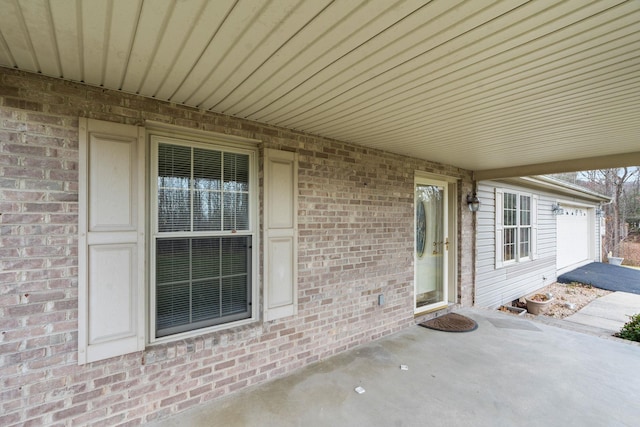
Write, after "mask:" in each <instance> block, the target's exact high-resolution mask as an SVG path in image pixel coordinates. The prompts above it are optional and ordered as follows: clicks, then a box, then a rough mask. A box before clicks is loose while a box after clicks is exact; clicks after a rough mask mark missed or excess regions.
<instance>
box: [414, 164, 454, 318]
mask: <svg viewBox="0 0 640 427" xmlns="http://www.w3.org/2000/svg"><path fill="white" fill-rule="evenodd" d="M416 185H438V186H442V187H444V188H445V189H446V192H445V194H446V197H445V203H444V208H445V215H444V221H445V224H444V226H445V236H444V237H445V239H446V238H448V239H449V249H448V250H447V251H446V253H445V265H444V269H443V276H444V278H443V281H444V283H443V287H444V288H445V289H444V291H445V292H446V295H447V296H446V299H445V300H444V301H441V302H438V303H434V304H429V305H426V306H423V307H419V308H417V307H416V298H417V292H416V288H417V283H418V281H417V274H418V269H417V247H416V226H417V224H416V207H417V205H416V203H417V199H416ZM457 191H458V179H457V178H454V177H450V176H444V175H437V174H431V173H427V172H420V171H416V172H415V175H414V182H413V201H414V202H413V311H414V315H416V316H419V315H422V314H426V313H429V312H432V311H437V310H442V309H443V308H446V307H448V306H449V305H450V304H455V303H456V302H457V300H458V288H457V286H456V283H457V277H458V268H457V259H458V256H457V254H458V221H457V218H458V215H457V212H458V203H457Z"/></svg>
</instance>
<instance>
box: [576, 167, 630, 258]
mask: <svg viewBox="0 0 640 427" xmlns="http://www.w3.org/2000/svg"><path fill="white" fill-rule="evenodd" d="M582 175H583V176H584V178H585V181H586V182H585V185H586V186H587V188H589V189H591V190H593V191H596V192H598V193H600V194H604V195H606V196H609V197H611V203H609V204H608V205H605V207H604V208H605V209H604V213H605V220H606V221H605V223H606V232H605V238H604V241H603V246H604V247H603V249H604V252H605V253H609V252H611V253H612V254H613V256H619V253H620V242H622V240H623V239H624V238H625V237H627V228H626V225H625V224H626V222H625V218H626V217H627V215H629V214H630V212H629V210H628V209H626V208H625V207H626V205H628V200H627V199H628V197H627V188H629V189H631V188H634V187H635V188H637V181H638V177H639V176H640V175H639V172H638V168H626V167H625V168H617V169H597V170H592V171H586V172H582ZM634 178H635V181H636V185H635V186H631V187H630V186H629V185H628V184H633V179H634ZM631 196H632V198H635V197H633V196H635V195H631Z"/></svg>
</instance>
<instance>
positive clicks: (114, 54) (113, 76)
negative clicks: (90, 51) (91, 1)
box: [102, 0, 142, 89]
mask: <svg viewBox="0 0 640 427" xmlns="http://www.w3.org/2000/svg"><path fill="white" fill-rule="evenodd" d="M112 4H113V6H112V7H111V8H110V11H109V12H110V14H109V16H106V17H105V18H106V21H107V23H108V24H107V31H108V42H107V44H106V46H104V48H103V52H102V53H103V54H105V58H104V61H105V63H104V64H103V66H104V76H103V84H102V85H103V86H104V87H107V88H110V89H113V88H118V89H122V85H123V84H124V76H125V73H126V70H127V66H128V65H129V58H130V56H131V50H132V48H133V40H134V38H135V34H136V29H137V23H138V20H139V18H140V13H141V9H142V0H136V1H134V0H114V2H113V3H112Z"/></svg>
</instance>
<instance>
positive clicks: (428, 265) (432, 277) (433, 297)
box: [414, 179, 449, 313]
mask: <svg viewBox="0 0 640 427" xmlns="http://www.w3.org/2000/svg"><path fill="white" fill-rule="evenodd" d="M447 185H448V184H447V183H446V182H440V181H434V180H427V179H416V184H415V206H416V213H415V230H416V231H415V233H416V239H415V240H416V241H415V280H414V281H415V292H414V294H415V305H414V309H415V312H416V313H420V312H425V311H430V310H434V309H438V308H441V307H444V306H446V305H447V302H448V297H447V283H448V280H447V276H448V268H447V266H448V252H449V236H448V221H447V217H448V209H447V206H448V192H447Z"/></svg>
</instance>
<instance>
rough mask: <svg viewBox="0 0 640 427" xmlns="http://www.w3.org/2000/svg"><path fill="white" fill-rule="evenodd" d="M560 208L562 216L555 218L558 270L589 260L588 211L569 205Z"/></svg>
mask: <svg viewBox="0 0 640 427" xmlns="http://www.w3.org/2000/svg"><path fill="white" fill-rule="evenodd" d="M562 208H563V209H564V212H563V214H562V215H558V216H557V217H556V220H557V232H558V241H557V242H558V246H557V252H556V253H557V255H556V257H557V269H558V270H562V269H563V268H566V267H569V266H572V265H575V264H580V263H584V262H586V261H588V260H590V258H591V257H590V254H591V250H590V247H591V239H590V237H591V236H590V231H589V215H588V210H587V209H585V208H581V207H577V206H569V205H562Z"/></svg>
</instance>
